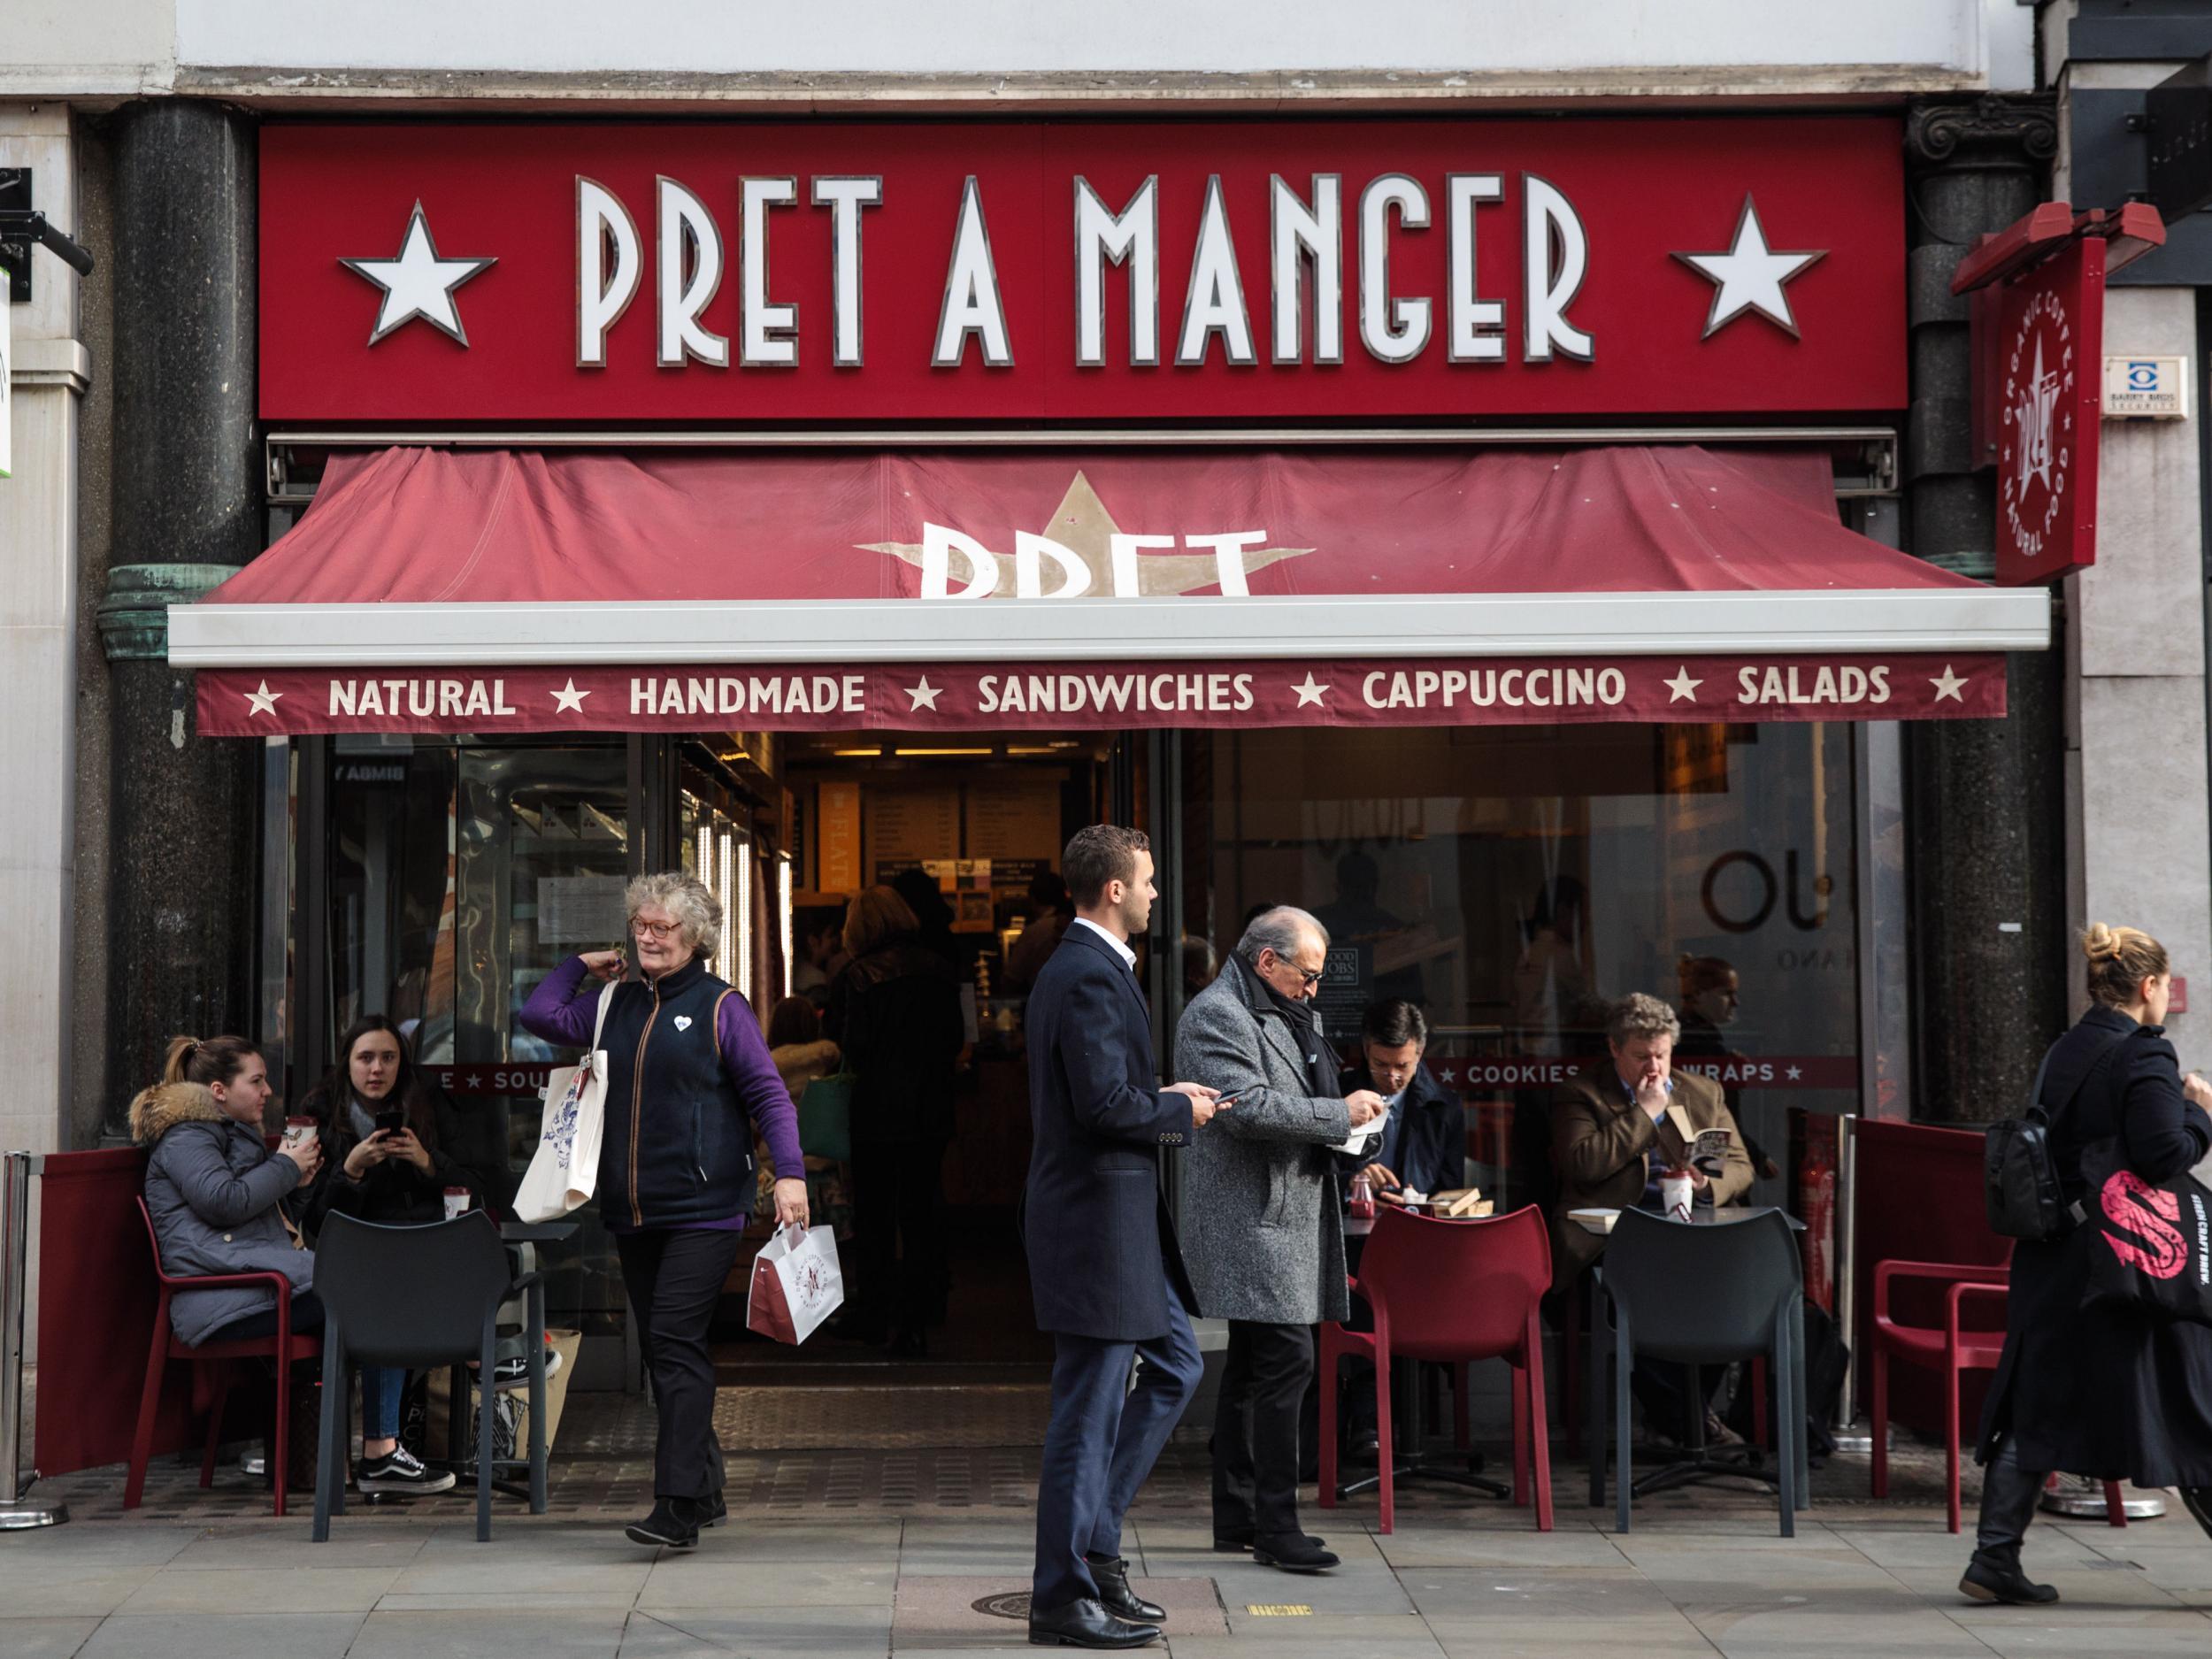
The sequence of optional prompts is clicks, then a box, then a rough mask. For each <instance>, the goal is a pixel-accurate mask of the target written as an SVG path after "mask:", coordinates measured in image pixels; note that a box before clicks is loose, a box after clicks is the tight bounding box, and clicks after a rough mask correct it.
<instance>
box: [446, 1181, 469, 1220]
mask: <svg viewBox="0 0 2212 1659" xmlns="http://www.w3.org/2000/svg"><path fill="white" fill-rule="evenodd" d="M468 1207H469V1189H468V1188H467V1187H447V1188H446V1189H445V1218H446V1219H447V1220H448V1221H450V1220H452V1219H453V1217H456V1216H461V1215H466V1214H467V1213H468Z"/></svg>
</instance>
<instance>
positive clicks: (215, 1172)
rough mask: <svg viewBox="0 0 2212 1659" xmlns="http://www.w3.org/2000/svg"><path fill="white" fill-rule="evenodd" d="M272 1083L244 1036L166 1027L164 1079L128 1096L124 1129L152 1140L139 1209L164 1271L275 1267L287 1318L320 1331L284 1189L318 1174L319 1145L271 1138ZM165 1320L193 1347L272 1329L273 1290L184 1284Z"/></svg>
mask: <svg viewBox="0 0 2212 1659" xmlns="http://www.w3.org/2000/svg"><path fill="white" fill-rule="evenodd" d="M269 1094H270V1088H269V1068H268V1066H267V1065H266V1064H265V1063H264V1062H263V1060H262V1057H261V1054H260V1051H259V1050H257V1048H255V1047H254V1046H253V1045H252V1044H251V1043H250V1042H248V1041H246V1040H245V1039H244V1038H243V1037H208V1038H198V1037H174V1038H172V1039H171V1040H170V1042H169V1051H168V1054H167V1056H166V1057H165V1060H164V1063H163V1064H162V1068H161V1081H160V1082H158V1083H157V1084H155V1085H154V1086H153V1087H151V1088H148V1089H143V1090H142V1091H140V1093H139V1094H138V1095H137V1097H136V1098H134V1100H133V1101H132V1102H131V1109H130V1125H131V1138H132V1139H133V1140H134V1141H136V1142H137V1143H138V1144H139V1145H141V1146H143V1147H148V1148H151V1155H150V1156H149V1157H148V1159H147V1162H146V1210H147V1213H148V1214H149V1215H150V1216H151V1217H153V1224H154V1239H155V1241H156V1243H157V1245H158V1247H159V1248H160V1251H161V1265H162V1270H163V1271H165V1272H167V1273H169V1274H170V1275H172V1276H173V1277H175V1278H180V1279H188V1278H204V1277H214V1276H219V1275H221V1274H227V1273H265V1272H272V1271H273V1272H278V1273H281V1274H283V1275H284V1277H285V1278H286V1279H288V1280H289V1281H290V1282H291V1286H292V1293H291V1320H292V1328H293V1329H294V1330H295V1331H305V1332H311V1333H312V1332H319V1331H320V1330H321V1329H322V1324H323V1310H322V1304H321V1302H318V1301H317V1300H316V1298H315V1289H314V1286H315V1258H314V1256H312V1255H311V1254H310V1253H309V1251H308V1250H307V1248H306V1247H305V1245H304V1244H303V1243H302V1241H301V1240H300V1237H299V1234H298V1233H297V1232H296V1230H295V1229H294V1228H293V1226H292V1224H291V1220H290V1218H289V1217H288V1216H287V1215H286V1214H285V1210H284V1201H285V1200H286V1199H287V1198H288V1197H289V1196H290V1195H291V1194H293V1193H294V1192H296V1190H298V1188H299V1187H302V1186H303V1185H304V1184H305V1183H306V1182H307V1181H309V1180H311V1179H313V1177H314V1174H315V1171H317V1170H318V1169H319V1168H320V1167H321V1165H322V1160H323V1155H322V1151H321V1148H319V1146H318V1145H317V1144H316V1143H315V1142H314V1141H308V1142H307V1143H306V1144H305V1145H303V1146H287V1147H280V1148H278V1149H277V1150H276V1151H274V1152H272V1151H270V1150H269V1148H268V1144H267V1142H266V1141H265V1140H264V1139H263V1136H262V1127H261V1115H262V1111H263V1109H264V1108H265V1107H266V1106H267V1104H268V1102H269ZM169 1326H170V1329H171V1330H173V1332H175V1333H176V1334H177V1337H178V1339H179V1340H181V1341H183V1342H186V1343H188V1344H190V1345H191V1346H193V1347H195V1348H196V1347H198V1346H199V1345H200V1344H202V1343H204V1342H211V1341H220V1342H230V1341H240V1340H244V1339H246V1338H249V1337H268V1336H274V1335H275V1334H276V1330H277V1302H276V1293H275V1292H274V1291H273V1290H265V1289H260V1288H251V1289H247V1288H227V1287H219V1288H216V1289H211V1290H180V1291H179V1292H178V1293H177V1294H176V1295H175V1296H174V1297H173V1298H172V1299H171V1301H170V1303H169Z"/></svg>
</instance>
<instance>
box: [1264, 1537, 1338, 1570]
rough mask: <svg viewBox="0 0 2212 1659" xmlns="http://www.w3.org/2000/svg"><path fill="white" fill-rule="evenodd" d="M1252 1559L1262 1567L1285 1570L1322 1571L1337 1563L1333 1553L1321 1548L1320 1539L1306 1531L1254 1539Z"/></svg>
mask: <svg viewBox="0 0 2212 1659" xmlns="http://www.w3.org/2000/svg"><path fill="white" fill-rule="evenodd" d="M1252 1559H1253V1560H1254V1561H1256V1562H1257V1563H1259V1564H1260V1565H1261V1566H1263V1567H1279V1568H1281V1569H1282V1570H1283V1571H1285V1572H1326V1571H1328V1570H1329V1569H1330V1568H1332V1567H1333V1566H1335V1565H1337V1564H1338V1563H1337V1558H1336V1555H1335V1553H1334V1552H1333V1551H1332V1550H1326V1549H1324V1548H1321V1540H1319V1539H1317V1538H1316V1537H1314V1536H1313V1534H1312V1533H1310V1532H1289V1533H1286V1534H1283V1535H1282V1536H1280V1537H1275V1538H1256V1539H1254V1540H1252Z"/></svg>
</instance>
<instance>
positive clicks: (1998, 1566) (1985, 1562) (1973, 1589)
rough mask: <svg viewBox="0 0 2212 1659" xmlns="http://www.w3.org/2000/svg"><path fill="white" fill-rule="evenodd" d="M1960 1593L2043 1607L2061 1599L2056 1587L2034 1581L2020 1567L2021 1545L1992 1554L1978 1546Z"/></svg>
mask: <svg viewBox="0 0 2212 1659" xmlns="http://www.w3.org/2000/svg"><path fill="white" fill-rule="evenodd" d="M1959 1594H1961V1595H1962V1596H1964V1597H1966V1599H1967V1600H1968V1601H2001V1602H2003V1603H2004V1604H2005V1605H2006V1606H2007V1607H2041V1606H2043V1605H2044V1604H2045V1603H2047V1602H2050V1601H2057V1600H2058V1592H2057V1591H2056V1590H2055V1589H2053V1588H2052V1587H2051V1586H2049V1585H2047V1584H2036V1583H2033V1582H2032V1581H2031V1580H2030V1579H2029V1578H2028V1575H2027V1574H2026V1573H2024V1572H2023V1571H2020V1552H2019V1550H2018V1549H2017V1548H2013V1549H2008V1550H2002V1551H1992V1552H1990V1553H1988V1554H1985V1553H1983V1552H1982V1551H1981V1550H1976V1551H1975V1552H1974V1559H1973V1560H1971V1561H1970V1562H1968V1563H1966V1574H1965V1576H1964V1577H1963V1578H1961V1579H1960V1580H1959Z"/></svg>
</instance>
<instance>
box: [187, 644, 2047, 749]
mask: <svg viewBox="0 0 2212 1659" xmlns="http://www.w3.org/2000/svg"><path fill="white" fill-rule="evenodd" d="M1016 649H1018V646H1011V645H1010V651H1012V650H1016ZM2004 711H2005V667H2004V658H2003V657H2001V656H1999V655H1995V654H1983V655H1961V656H1956V657H1912V656H1909V655H1904V654H1899V655H1896V656H1892V657H1791V658H1788V659H1786V660H1777V659H1775V658H1772V657H1728V658H1723V657H1621V658H1618V659H1617V660H1598V659H1593V658H1591V657H1483V658H1479V659H1474V658H1470V659H1459V660H1455V659H1449V658H1418V659H1417V658H1405V659H1402V660H1399V661H1388V660H1380V661H1379V660H1375V659H1365V660H1358V661H1351V660H1329V659H1313V660H1302V661H1293V662H1284V661H1265V662H1237V661H1233V660H1228V661H1216V662H1211V663H1207V664H1186V665H1173V664H1169V665H1163V664H1158V663H1119V664H1116V663H1084V664H1076V665H1070V664H1064V663H1041V664H1024V663H1022V662H1021V661H1020V660H1019V659H1018V657H1011V656H1010V659H1009V660H1008V661H1007V662H1006V663H1004V664H980V665H979V664H972V663H930V664H921V665H916V666H910V667H897V666H892V667H885V666H880V665H868V666H847V665H843V664H834V663H832V664H821V665H819V666H815V667H810V668H805V669H772V670H749V671H739V670H733V669H731V668H728V667H726V666H715V665H709V666H703V667H671V668H655V669H649V670H648V669H637V668H590V667H564V668H559V669H530V668H512V669H503V670H499V671H496V672H492V671H485V672H467V671H462V672H444V673H423V672H394V671H383V672H379V671H377V670H373V669H363V670H346V671H341V672H332V671H330V670H327V669H312V670H308V669H291V670H267V671H264V670H259V669H254V670H247V669H203V670H202V671H201V672H200V674H199V725H198V730H199V732H200V733H201V734H202V735H203V736H209V737H267V736H271V735H273V734H277V733H295V734H298V733H331V732H407V733H417V734H427V733H453V732H466V733H472V734H474V735H477V736H480V737H489V736H493V735H495V734H497V733H528V732H700V731H718V730H726V729H729V730H734V729H743V730H746V731H770V732H840V731H871V732H874V731H881V732H918V733H930V732H936V733H958V732H976V731H987V730H1003V731H1015V732H1018V731H1028V730H1045V729H1049V730H1053V731H1094V730H1095V731H1125V730H1133V729H1144V728H1148V727H1155V726H1159V727H1166V726H1208V727H1212V728H1223V729H1225V728H1247V727H1256V726H1532V725H1565V726H1572V725H1584V724H1590V723H1594V722H1602V721H1615V720H1659V721H1666V720H1678V721H1715V720H1722V721H1754V720H1911V719H1939V718H1944V717H1946V716H1949V717H1953V718H1994V717H1997V716H2001V715H2002V714H2003V713H2004Z"/></svg>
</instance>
